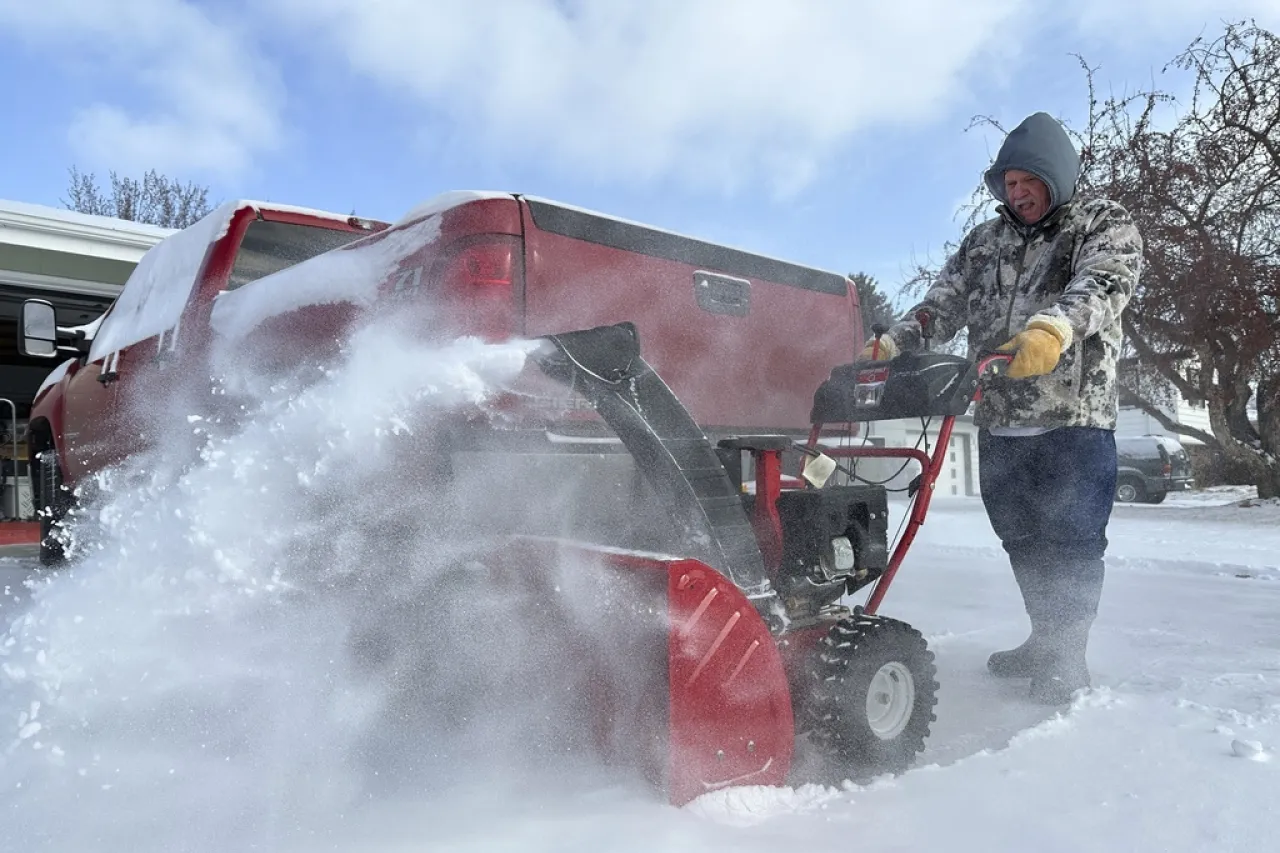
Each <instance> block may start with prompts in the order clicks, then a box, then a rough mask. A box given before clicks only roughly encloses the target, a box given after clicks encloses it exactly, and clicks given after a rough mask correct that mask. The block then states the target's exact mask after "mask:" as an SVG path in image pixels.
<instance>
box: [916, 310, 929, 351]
mask: <svg viewBox="0 0 1280 853" xmlns="http://www.w3.org/2000/svg"><path fill="white" fill-rule="evenodd" d="M916 322H917V323H919V324H920V340H921V342H922V344H923V347H924V349H925V350H926V351H927V350H928V349H929V341H930V340H932V339H933V315H932V314H930V313H929V312H928V311H917V312H916Z"/></svg>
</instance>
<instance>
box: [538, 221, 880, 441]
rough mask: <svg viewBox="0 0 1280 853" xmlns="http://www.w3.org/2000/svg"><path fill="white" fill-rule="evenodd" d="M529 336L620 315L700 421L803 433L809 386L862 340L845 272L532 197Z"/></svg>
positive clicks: (707, 425)
mask: <svg viewBox="0 0 1280 853" xmlns="http://www.w3.org/2000/svg"><path fill="white" fill-rule="evenodd" d="M521 206H522V211H523V216H524V221H525V240H524V248H525V259H524V260H525V333H526V334H528V335H530V336H533V335H540V334H546V333H551V332H558V331H564V330H566V329H572V328H583V327H587V326H596V325H604V324H609V323H616V322H622V321H628V320H629V321H631V322H634V323H635V324H636V326H637V327H638V328H639V332H640V343H641V347H642V351H643V355H644V357H645V359H646V360H648V361H649V362H650V363H651V364H652V365H653V366H654V368H655V369H656V370H657V371H658V373H659V375H660V376H662V377H663V378H664V379H665V380H666V381H667V384H669V385H670V386H671V388H672V390H673V391H674V392H675V394H676V396H677V397H679V398H680V400H681V401H682V402H683V403H684V405H685V406H686V407H687V408H688V409H689V411H690V412H691V413H692V414H693V416H694V418H695V419H696V420H697V422H698V423H699V424H701V425H702V426H703V427H704V429H707V430H709V431H710V430H714V431H716V432H733V431H742V430H747V431H770V430H781V429H788V430H803V429H804V428H805V427H806V426H807V425H808V415H809V409H810V406H811V404H812V400H813V393H814V391H815V390H816V389H817V387H818V385H819V384H820V383H821V382H822V381H823V380H824V379H826V378H827V376H828V374H829V372H830V370H831V368H832V367H833V366H835V365H837V364H842V363H848V362H849V361H852V360H853V358H854V353H855V352H856V351H857V349H858V348H859V347H860V346H861V340H860V337H861V330H860V321H859V319H858V317H857V314H856V302H855V297H854V296H853V295H852V294H851V293H850V288H849V287H848V284H847V282H846V280H845V278H844V277H843V276H841V275H838V274H835V273H830V272H825V271H822V270H815V269H812V268H809V267H804V266H799V265H796V264H790V263H786V262H784V261H779V260H776V259H773V258H768V257H764V256H761V255H756V254H752V253H749V252H744V251H740V250H737V249H731V248H727V247H724V246H719V245H716V244H714V243H707V242H703V241H700V240H695V239H693V238H690V237H685V236H681V235H678V234H673V233H671V232H667V231H662V230H659V229H655V228H650V227H647V226H644V225H639V224H635V223H631V222H626V221H623V220H619V219H615V218H612V217H608V216H604V215H601V214H598V213H593V212H590V211H584V210H580V209H577V208H573V207H569V206H565V205H561V204H557V203H554V202H549V201H544V200H541V199H536V198H525V199H523V200H522V205H521Z"/></svg>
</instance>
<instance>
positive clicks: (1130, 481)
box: [1116, 477, 1147, 503]
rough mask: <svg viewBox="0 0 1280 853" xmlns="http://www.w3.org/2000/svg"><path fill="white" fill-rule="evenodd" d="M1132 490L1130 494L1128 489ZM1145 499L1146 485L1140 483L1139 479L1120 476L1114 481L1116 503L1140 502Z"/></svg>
mask: <svg viewBox="0 0 1280 853" xmlns="http://www.w3.org/2000/svg"><path fill="white" fill-rule="evenodd" d="M1130 489H1131V490H1132V496H1130V491H1129V490H1130ZM1146 499H1147V490H1146V487H1144V486H1143V485H1142V481H1141V480H1137V479H1134V478H1133V477H1121V478H1120V480H1119V482H1117V483H1116V502H1117V503H1142V502H1143V501H1145V500H1146Z"/></svg>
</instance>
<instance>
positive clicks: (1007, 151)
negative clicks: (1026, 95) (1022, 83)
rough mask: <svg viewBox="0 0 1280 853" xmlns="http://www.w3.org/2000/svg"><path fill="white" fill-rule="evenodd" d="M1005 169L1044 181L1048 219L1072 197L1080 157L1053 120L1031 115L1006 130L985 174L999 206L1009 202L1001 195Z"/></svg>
mask: <svg viewBox="0 0 1280 853" xmlns="http://www.w3.org/2000/svg"><path fill="white" fill-rule="evenodd" d="M1009 169H1021V170H1022V171H1024V172H1030V173H1031V174H1033V175H1035V176H1036V177H1037V178H1039V179H1040V180H1042V181H1044V182H1045V184H1046V185H1047V186H1048V187H1049V210H1047V211H1046V212H1045V216H1048V215H1049V214H1050V213H1052V212H1053V211H1054V210H1057V209H1058V208H1059V207H1061V206H1062V205H1064V204H1066V203H1067V202H1069V201H1070V200H1071V198H1072V196H1074V195H1075V193H1076V179H1077V178H1079V177H1080V155H1079V154H1077V153H1076V149H1075V146H1074V145H1072V144H1071V137H1070V136H1068V135H1067V131H1066V130H1065V129H1064V128H1063V127H1062V125H1061V124H1059V123H1058V120H1057V119H1055V118H1054V117H1053V116H1051V115H1049V114H1048V113H1034V114H1032V115H1030V116H1027V117H1026V118H1025V119H1023V121H1022V124H1020V125H1018V126H1017V127H1015V128H1014V129H1013V130H1011V131H1009V135H1008V136H1006V137H1005V140H1004V144H1003V145H1001V146H1000V153H999V154H998V155H997V156H996V161H995V163H994V164H992V166H991V168H990V169H988V170H987V173H986V175H985V177H986V181H987V189H989V190H990V191H991V194H992V195H993V196H995V197H996V198H997V199H999V200H1000V202H1001V204H1008V203H1009V200H1008V199H1007V198H1005V193H1004V173H1005V172H1006V171H1008V170H1009Z"/></svg>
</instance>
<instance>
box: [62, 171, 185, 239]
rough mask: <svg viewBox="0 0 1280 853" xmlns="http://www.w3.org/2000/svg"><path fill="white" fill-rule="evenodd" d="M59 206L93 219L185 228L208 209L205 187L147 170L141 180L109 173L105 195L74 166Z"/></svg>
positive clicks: (91, 177) (90, 176)
mask: <svg viewBox="0 0 1280 853" xmlns="http://www.w3.org/2000/svg"><path fill="white" fill-rule="evenodd" d="M70 172H71V176H70V181H69V182H68V186H67V195H68V198H66V199H63V200H62V203H63V205H65V206H66V207H67V208H68V209H69V210H75V211H78V212H80V213H89V214H93V215H96V216H114V217H116V218H118V219H129V220H132V221H134V222H145V223H147V224H149V225H158V226H160V227H161V228H186V227H187V226H188V225H190V224H192V223H193V222H195V221H197V220H198V219H200V218H201V217H202V216H204V215H205V214H206V213H208V212H209V211H210V210H211V207H210V205H209V189H208V187H199V186H196V185H195V184H192V183H186V184H182V183H180V182H179V181H177V180H175V179H171V178H167V177H165V176H163V175H160V174H157V173H156V171H155V170H154V169H150V170H148V171H147V173H146V174H145V175H143V176H142V180H138V179H136V178H130V177H123V178H122V177H120V176H119V175H117V174H116V173H115V172H114V171H113V172H111V193H110V195H109V196H108V195H105V194H104V193H103V191H102V190H101V189H100V188H99V187H98V182H97V180H96V179H95V178H94V176H93V174H92V173H91V174H88V175H86V174H84V173H83V172H80V171H79V170H78V169H76V168H75V167H74V166H73V167H72V168H71V170H70Z"/></svg>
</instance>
